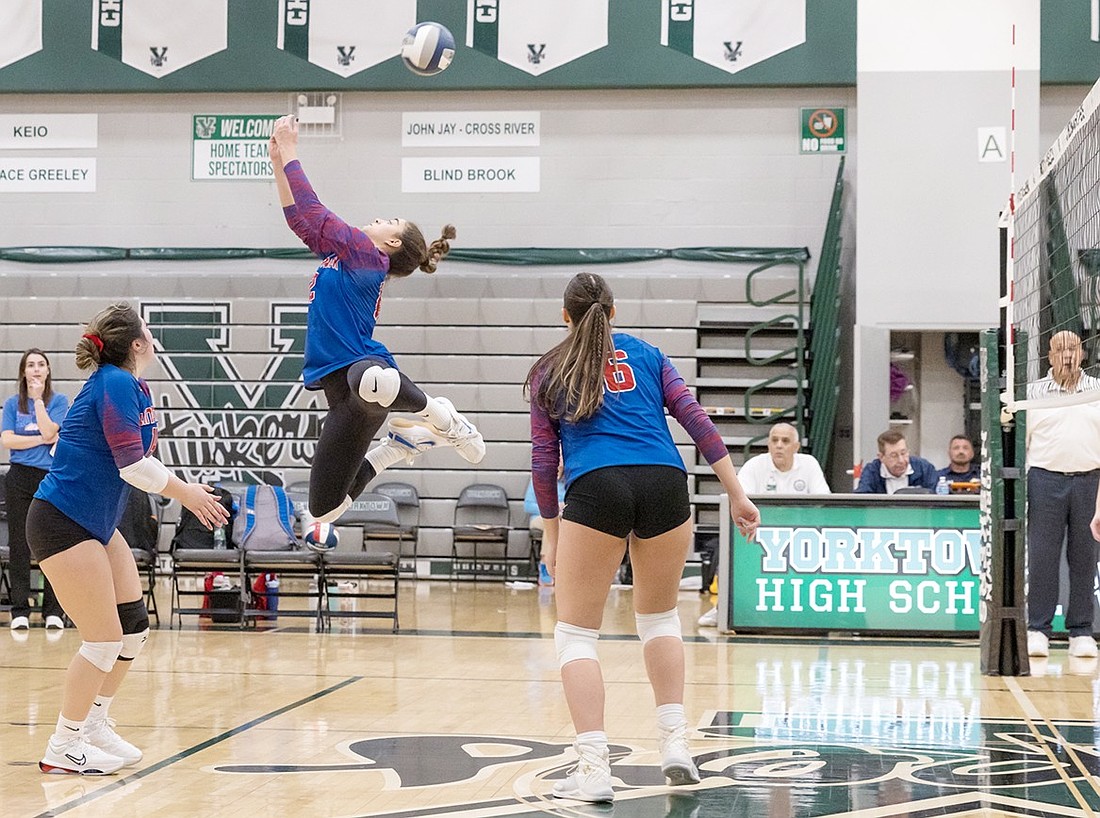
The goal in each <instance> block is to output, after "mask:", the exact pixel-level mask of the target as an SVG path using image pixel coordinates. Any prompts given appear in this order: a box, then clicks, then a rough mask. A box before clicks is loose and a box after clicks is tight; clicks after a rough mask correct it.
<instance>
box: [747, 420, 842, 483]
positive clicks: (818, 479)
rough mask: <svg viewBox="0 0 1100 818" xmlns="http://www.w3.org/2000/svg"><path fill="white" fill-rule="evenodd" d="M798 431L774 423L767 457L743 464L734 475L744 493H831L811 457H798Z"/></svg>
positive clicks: (788, 425) (815, 461)
mask: <svg viewBox="0 0 1100 818" xmlns="http://www.w3.org/2000/svg"><path fill="white" fill-rule="evenodd" d="M801 447H802V444H801V442H800V441H799V439H798V430H797V429H795V427H794V426H792V425H791V424H789V423H777V424H775V425H774V426H772V428H771V430H770V431H769V432H768V451H767V454H758V455H756V457H750V458H749V459H748V460H746V461H745V465H743V466H742V467H741V468H740V469H739V470H738V472H737V478H738V479H739V480H740V481H741V485H742V486H743V487H744V489H745V492H746V493H747V494H763V493H765V492H775V493H777V494H830V493H831V492H830V491H829V484H828V482H827V481H826V480H825V475H824V474H823V473H822V472H821V466H820V465H819V464H818V462H817V460H815V459H814V457H813V455H808V454H801V453H800V452H799V451H798V450H799V449H800V448H801Z"/></svg>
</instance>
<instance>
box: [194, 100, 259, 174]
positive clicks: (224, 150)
mask: <svg viewBox="0 0 1100 818" xmlns="http://www.w3.org/2000/svg"><path fill="white" fill-rule="evenodd" d="M278 118H279V117H278V116H277V115H274V114H271V115H268V114H196V115H195V116H194V117H192V119H191V179H192V180H193V181H199V180H205V179H218V180H223V181H225V180H228V181H249V180H257V179H261V180H262V179H273V178H274V173H273V172H272V169H271V159H270V157H269V156H268V153H267V143H268V140H269V139H270V138H271V132H272V130H273V129H274V127H275V120H276V119H278Z"/></svg>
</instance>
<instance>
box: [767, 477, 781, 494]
mask: <svg viewBox="0 0 1100 818" xmlns="http://www.w3.org/2000/svg"><path fill="white" fill-rule="evenodd" d="M778 490H779V487H778V486H777V485H776V483H775V475H774V474H769V475H768V482H767V483H765V484H764V491H770V492H771V493H772V494H775V492H777V491H778Z"/></svg>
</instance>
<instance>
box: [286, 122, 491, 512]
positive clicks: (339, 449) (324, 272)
mask: <svg viewBox="0 0 1100 818" xmlns="http://www.w3.org/2000/svg"><path fill="white" fill-rule="evenodd" d="M269 147H270V151H271V164H272V167H273V168H274V170H275V182H276V186H277V187H278V190H279V201H280V203H281V204H282V206H283V215H284V216H285V217H286V221H287V224H288V225H290V228H291V230H293V231H294V233H295V235H297V236H298V238H300V239H301V240H302V241H303V242H304V243H305V245H306V247H308V248H309V249H310V250H311V251H313V253H315V254H316V255H317V256H318V257H319V258H320V259H322V261H321V265H320V267H318V268H317V272H316V273H315V274H314V276H313V280H312V282H311V283H310V287H309V318H308V320H307V324H306V354H305V366H304V369H303V371H302V378H303V380H304V381H305V385H306V388H307V389H322V390H324V392H325V398H326V399H327V401H328V406H329V411H328V415H327V416H326V417H325V422H324V425H323V426H322V429H321V437H320V439H319V440H318V441H317V450H316V452H315V454H314V458H313V465H312V468H311V470H310V475H309V512H310V514H311V515H312V517H313V518H314V519H315V520H316V521H317V522H323V523H326V522H327V523H332V522H335V521H336V520H337V519H338V518H339V516H340V515H341V514H343V513H344V511H345V510H346V509H347V508H348V506H350V505H351V503H352V501H353V500H354V498H355V497H357V496H358V495H359V494H360V493H361V492H362V491H363V489H364V488H366V486H367V484H368V483H369V482H370V481H371V480H373V479H374V478H375V477H376V476H377V475H378V474H380V473H381V472H382V471H383V470H384V469H386V468H388V467H389V466H392V465H394V464H395V463H398V462H399V461H401V460H406V461H411V459H412V458H413V457H415V456H416V455H417V454H419V453H420V452H423V451H426V450H428V449H430V448H433V447H435V446H441V445H447V446H453V447H454V448H455V450H456V451H457V452H458V453H459V454H460V455H461V456H462V457H463V458H465V459H466V460H468V461H469V462H471V463H478V462H480V461H481V459H482V458H483V457H484V456H485V441H484V440H483V439H482V437H481V434H480V433H479V432H478V430H477V429H476V428H475V427H474V425H473V424H472V423H470V422H469V421H468V420H466V418H464V417H463V416H462V415H460V414H459V413H458V412H457V411H455V408H454V404H452V403H451V401H449V400H448V399H446V398H433V397H429V396H428V395H426V394H425V393H424V392H423V391H422V390H421V389H420V387H418V386H417V385H416V384H415V383H413V382H412V381H411V380H410V379H409V378H408V377H407V376H406V375H404V374H403V373H401V372H400V371H399V370H398V368H397V363H396V361H394V358H393V356H392V355H391V354H390V351H389V350H388V349H386V347H385V346H384V345H383V344H381V343H380V342H378V341H376V340H375V339H374V337H373V335H374V327H375V322H376V321H377V319H378V313H379V310H380V309H381V304H382V288H383V286H384V285H385V283H386V281H387V279H389V278H398V277H404V276H407V275H409V274H411V273H412V272H413V271H415V270H416V269H420V270H423V271H424V272H425V273H434V272H435V270H436V266H437V265H438V264H439V261H440V260H441V259H442V258H443V257H444V256H446V255H447V253H448V252H449V251H450V244H449V241H448V240H449V239H453V238H454V237H455V229H454V227H453V226H451V225H447V226H446V227H444V228H443V232H442V236H441V237H440V238H438V239H436V240H435V241H434V242H432V243H431V245H430V246H427V245H426V243H425V241H424V236H423V234H422V233H421V232H420V229H419V228H418V227H417V226H416V225H415V224H413V223H412V222H409V221H406V220H405V219H400V218H396V219H375V220H374V221H372V222H370V223H369V224H367V225H365V226H364V227H362V228H357V227H352V226H351V225H349V224H347V223H346V222H344V221H343V220H341V219H340V218H339V217H338V216H337V215H336V214H335V213H333V212H332V211H331V210H329V209H328V208H326V207H325V206H324V205H322V204H321V202H320V201H319V200H318V198H317V195H316V194H315V193H314V191H313V188H312V187H311V186H310V183H309V180H308V179H306V175H305V173H304V172H303V171H302V165H301V163H300V162H299V161H298V122H297V119H296V118H295V117H293V116H284V117H282V118H280V119H279V120H277V121H276V123H275V127H274V132H273V133H272V136H271V141H270V146H269ZM391 411H396V412H409V413H412V414H415V415H419V416H420V421H422V422H415V421H409V420H405V419H402V418H394V419H392V420H391V421H390V423H389V429H388V435H387V437H386V439H385V440H383V441H382V442H381V443H379V444H378V445H377V446H375V447H374V448H373V449H372V448H370V444H371V442H372V441H373V440H374V436H375V435H376V434H377V433H378V430H379V429H381V428H382V424H383V423H384V422H385V421H386V417H387V415H388V414H389V412H391ZM368 449H369V451H368Z"/></svg>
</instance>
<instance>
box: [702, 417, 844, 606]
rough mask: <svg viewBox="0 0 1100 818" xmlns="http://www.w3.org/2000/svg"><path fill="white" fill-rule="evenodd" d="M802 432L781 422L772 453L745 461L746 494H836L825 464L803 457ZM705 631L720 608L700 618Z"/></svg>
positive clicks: (772, 435)
mask: <svg viewBox="0 0 1100 818" xmlns="http://www.w3.org/2000/svg"><path fill="white" fill-rule="evenodd" d="M801 447H802V443H801V441H800V440H799V439H798V430H797V429H796V428H795V427H794V426H792V425H791V424H789V423H777V424H775V425H774V426H772V428H771V430H770V431H769V432H768V451H767V453H766V454H758V455H756V456H755V457H750V458H749V459H748V460H746V461H745V465H743V466H742V467H741V468H740V469H739V470H738V472H737V479H738V480H740V481H741V486H742V487H743V488H744V489H745V493H746V494H770V493H772V492H774V493H776V494H832V492H831V491H830V490H829V484H828V482H827V481H826V480H825V475H824V474H823V473H822V471H821V465H820V464H819V463H818V462H817V460H816V459H814V457H813V455H809V454H802V453H800V452H799V451H798V450H799V449H800V448H801ZM698 624H699V626H700V627H703V628H714V627H717V625H718V606H717V605H715V606H714V607H713V608H711V609H710V610H709V611H707V612H706V613H705V614H703V615H702V616H700V617H699V620H698Z"/></svg>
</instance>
